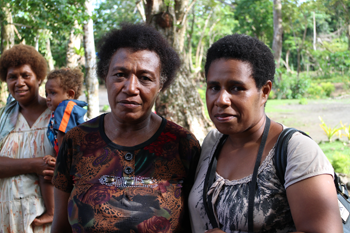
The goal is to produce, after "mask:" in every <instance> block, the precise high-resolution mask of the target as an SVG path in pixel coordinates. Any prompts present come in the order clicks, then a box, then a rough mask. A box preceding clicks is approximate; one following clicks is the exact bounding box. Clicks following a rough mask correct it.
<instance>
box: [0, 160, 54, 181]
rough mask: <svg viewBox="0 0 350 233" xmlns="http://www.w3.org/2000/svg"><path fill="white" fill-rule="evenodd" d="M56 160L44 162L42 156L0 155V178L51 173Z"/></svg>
mask: <svg viewBox="0 0 350 233" xmlns="http://www.w3.org/2000/svg"><path fill="white" fill-rule="evenodd" d="M55 164H56V162H55V161H53V160H50V161H48V163H46V162H45V160H44V159H43V158H42V157H38V158H28V159H13V158H8V157H1V156H0V171H1V173H0V178H7V177H12V176H18V175H23V174H30V173H35V174H37V175H39V176H48V175H49V176H50V174H51V176H50V178H49V180H50V179H51V177H52V175H53V170H54V169H55Z"/></svg>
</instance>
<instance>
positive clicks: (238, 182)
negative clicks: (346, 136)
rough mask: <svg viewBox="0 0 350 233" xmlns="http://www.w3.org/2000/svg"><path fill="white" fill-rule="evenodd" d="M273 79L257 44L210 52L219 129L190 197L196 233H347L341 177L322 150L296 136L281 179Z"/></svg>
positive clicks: (212, 102)
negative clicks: (270, 108)
mask: <svg viewBox="0 0 350 233" xmlns="http://www.w3.org/2000/svg"><path fill="white" fill-rule="evenodd" d="M274 74H275V60H274V58H273V54H272V52H271V50H270V48H269V47H268V46H267V45H265V44H264V43H263V42H262V41H259V40H258V39H256V38H254V37H250V36H247V35H244V34H233V35H228V36H225V37H223V38H221V39H219V40H218V41H216V42H215V43H214V44H213V45H211V47H210V48H209V49H208V52H207V59H206V63H205V76H206V82H207V90H206V100H207V101H206V102H207V108H208V112H209V116H210V119H211V120H212V121H213V123H214V125H215V127H216V129H213V130H211V131H210V132H209V133H208V135H207V136H206V138H205V139H204V141H203V144H202V153H201V157H200V159H199V163H198V169H197V172H196V174H197V175H196V181H195V183H194V185H193V188H192V190H191V193H190V195H189V208H190V213H191V220H192V229H193V231H194V232H195V233H203V232H207V233H224V232H226V233H229V232H230V233H238V232H240V233H247V232H249V233H250V232H278V233H286V232H322V233H329V232H332V233H340V232H343V231H342V220H341V218H340V213H339V208H338V200H337V193H336V189H335V186H334V182H333V177H332V176H333V175H334V171H333V168H332V166H331V164H330V163H329V161H328V159H327V158H326V156H325V155H324V153H323V152H322V150H321V149H320V147H319V146H318V145H317V143H315V142H314V141H313V140H312V139H310V138H309V137H307V136H305V135H303V134H301V133H299V132H296V133H294V134H293V136H292V137H291V138H290V140H289V141H288V150H287V151H286V153H285V156H286V157H285V158H286V160H288V163H287V165H286V167H285V168H286V170H285V174H283V175H284V177H285V182H283V181H281V180H280V178H279V175H278V172H277V171H276V170H277V168H278V167H279V166H277V165H276V163H275V161H276V160H275V156H276V154H278V153H277V152H278V150H276V147H277V143H276V142H277V139H278V138H279V137H280V135H283V133H281V132H282V131H283V129H285V128H286V127H285V126H284V125H282V124H280V123H278V122H275V121H273V120H272V119H271V120H270V119H269V117H267V116H266V114H265V104H266V101H267V100H268V96H269V93H270V91H271V88H272V83H273V80H274ZM285 140H287V139H285ZM280 156H281V155H280ZM277 158H278V157H277ZM277 164H278V163H277Z"/></svg>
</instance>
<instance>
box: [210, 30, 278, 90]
mask: <svg viewBox="0 0 350 233" xmlns="http://www.w3.org/2000/svg"><path fill="white" fill-rule="evenodd" d="M221 58H223V59H234V60H239V61H243V62H248V63H249V64H250V65H251V67H252V76H253V78H254V80H255V83H256V87H257V88H258V89H260V88H261V87H262V86H263V85H265V84H266V82H267V81H268V80H271V82H273V80H274V75H275V60H274V57H273V54H272V52H271V50H270V48H269V47H268V46H267V45H265V44H264V43H263V42H261V41H260V40H258V39H256V38H253V37H250V36H247V35H244V34H233V35H229V36H225V37H223V38H221V39H219V40H218V41H216V42H215V43H214V44H212V46H211V47H210V48H209V50H208V52H207V59H206V62H205V76H206V77H207V75H208V71H209V67H210V65H211V63H212V62H214V61H215V60H217V59H221Z"/></svg>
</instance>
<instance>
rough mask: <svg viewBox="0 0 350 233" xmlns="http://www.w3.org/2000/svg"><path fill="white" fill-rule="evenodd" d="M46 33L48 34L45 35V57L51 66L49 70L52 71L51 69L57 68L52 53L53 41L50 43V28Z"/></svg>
mask: <svg viewBox="0 0 350 233" xmlns="http://www.w3.org/2000/svg"><path fill="white" fill-rule="evenodd" d="M44 33H45V34H46V36H45V38H46V41H45V47H46V51H45V58H46V61H47V64H48V66H49V71H51V70H53V69H55V62H54V60H53V57H52V53H51V43H50V38H51V32H50V31H49V30H44Z"/></svg>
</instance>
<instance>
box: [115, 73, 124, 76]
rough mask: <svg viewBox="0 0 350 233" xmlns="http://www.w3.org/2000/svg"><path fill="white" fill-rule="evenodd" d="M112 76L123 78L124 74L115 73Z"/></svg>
mask: <svg viewBox="0 0 350 233" xmlns="http://www.w3.org/2000/svg"><path fill="white" fill-rule="evenodd" d="M114 76H116V77H124V76H125V75H124V73H116V74H115V75H114Z"/></svg>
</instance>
